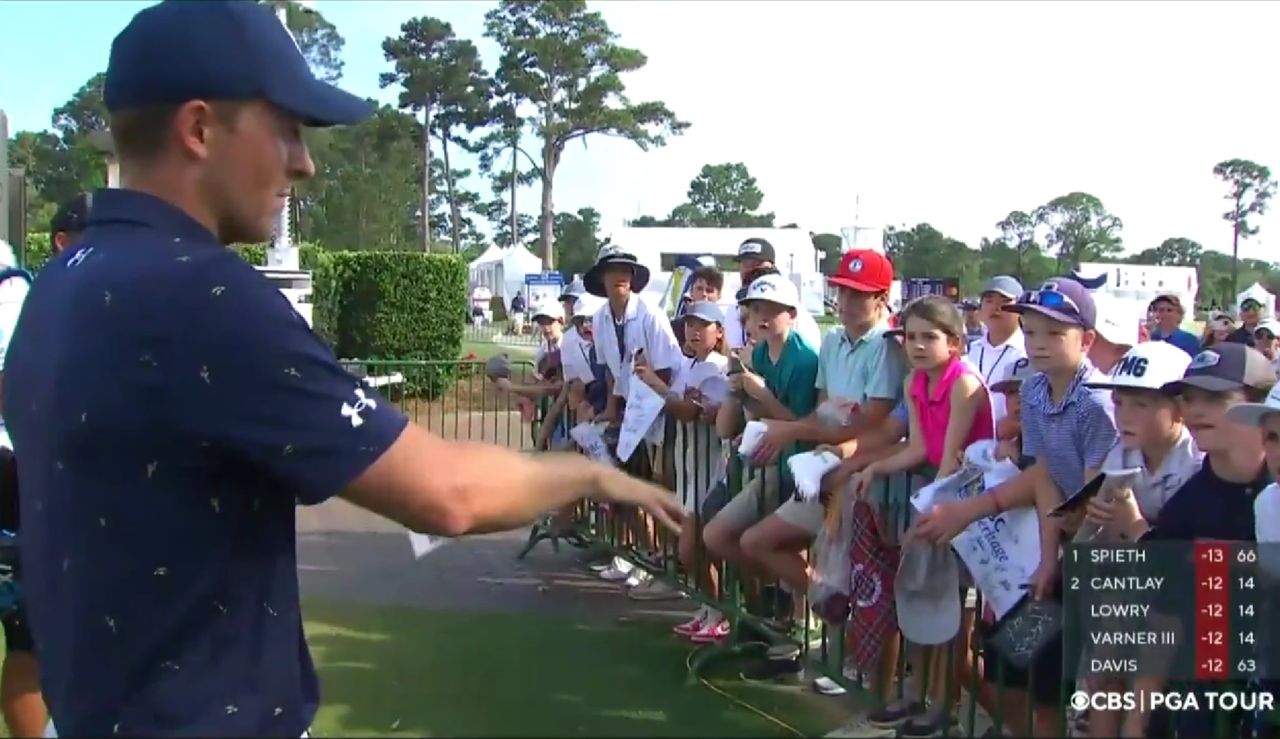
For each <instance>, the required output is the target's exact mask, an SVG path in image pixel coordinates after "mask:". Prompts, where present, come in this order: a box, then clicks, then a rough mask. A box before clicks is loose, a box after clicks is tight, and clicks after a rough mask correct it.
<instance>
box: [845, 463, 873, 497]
mask: <svg viewBox="0 0 1280 739" xmlns="http://www.w3.org/2000/svg"><path fill="white" fill-rule="evenodd" d="M879 476H880V472H879V469H878V468H877V467H876V465H875V464H874V463H872V464H869V465H867V466H866V467H864V468H863V470H862V471H861V472H859V473H858V474H857V475H855V476H854V478H853V483H852V484H850V487H851V488H853V497H854V499H855V500H866V499H867V494H868V493H869V492H870V490H871V483H873V482H875V479H876V478H877V477H879Z"/></svg>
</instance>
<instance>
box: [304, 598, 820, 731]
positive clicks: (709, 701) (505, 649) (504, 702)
mask: <svg viewBox="0 0 1280 739" xmlns="http://www.w3.org/2000/svg"><path fill="white" fill-rule="evenodd" d="M305 613H306V614H307V625H306V626H307V637H308V641H309V642H310V644H311V648H312V652H313V654H314V655H315V659H316V664H317V668H318V669H319V672H320V679H321V694H322V696H323V698H322V701H321V702H322V708H321V709H320V714H319V716H317V718H316V722H315V726H314V727H313V736H321V737H325V736H361V735H362V736H371V735H381V736H427V737H438V736H480V735H487V736H584V737H586V736H591V737H615V736H641V735H643V736H655V737H675V736H693V737H714V736H760V737H767V736H793V735H794V734H792V733H791V732H789V731H787V730H786V729H784V728H782V727H781V726H779V725H777V724H775V723H772V722H771V721H769V720H767V719H765V718H763V717H761V716H759V715H757V714H755V713H752V712H751V711H749V710H748V709H746V708H743V707H740V706H738V705H736V704H734V703H733V702H732V701H730V700H729V699H728V698H725V697H724V696H721V695H717V694H716V693H714V692H712V691H711V690H708V689H707V688H706V687H705V686H703V685H700V684H698V683H693V684H689V683H688V681H687V680H686V670H685V659H686V657H687V656H688V654H689V652H690V646H689V644H688V643H687V642H683V641H680V640H677V639H675V638H674V637H672V636H671V635H670V634H669V633H668V631H667V627H666V626H664V625H662V624H652V623H649V624H645V623H617V624H590V625H587V624H583V623H577V622H575V621H573V620H572V619H567V618H555V617H548V616H542V615H536V616H535V615H512V614H486V613H454V612H437V611H425V610H419V609H414V608H366V607H360V606H351V605H335V604H332V603H316V602H308V603H307V604H306V608H305ZM731 667H733V666H732V665H725V667H724V668H723V669H721V670H719V672H721V673H723V679H722V677H720V676H713V682H714V683H715V684H716V685H717V687H719V688H721V689H722V690H726V691H727V692H729V693H731V694H732V695H733V696H734V697H736V698H738V699H739V700H742V701H745V702H747V703H748V704H750V705H752V706H754V707H756V708H758V709H761V710H763V711H765V712H767V713H769V714H771V715H773V716H775V717H777V718H779V719H781V720H782V721H784V722H786V723H787V724H790V725H791V726H793V727H795V729H797V730H799V731H801V732H803V733H804V734H805V735H807V736H822V735H823V734H825V733H827V732H828V731H830V730H832V729H834V728H836V727H837V726H839V725H840V721H841V716H840V713H839V711H838V710H837V706H838V702H833V701H832V699H827V698H819V697H817V696H815V695H813V694H805V693H804V692H802V691H800V690H798V689H796V688H790V689H784V688H778V687H768V686H757V685H753V684H748V683H743V682H742V681H740V680H738V679H736V674H734V673H733V671H732V670H731ZM730 675H732V676H733V679H729V678H730Z"/></svg>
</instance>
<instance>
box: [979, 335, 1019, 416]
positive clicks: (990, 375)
mask: <svg viewBox="0 0 1280 739" xmlns="http://www.w3.org/2000/svg"><path fill="white" fill-rule="evenodd" d="M1025 356H1027V342H1026V339H1024V338H1023V337H1022V330H1021V329H1019V330H1017V331H1014V332H1013V333H1012V334H1011V335H1010V336H1009V338H1008V339H1006V340H1005V342H1004V343H1002V344H999V345H994V346H993V345H992V344H991V340H990V339H989V338H988V335H987V333H986V332H985V331H984V332H983V334H982V336H981V337H979V338H975V339H974V340H973V343H972V344H970V345H969V354H968V358H969V363H970V364H972V365H973V366H974V367H977V368H978V376H979V377H981V378H982V384H984V385H986V386H987V387H991V386H992V385H994V384H995V383H997V382H1000V379H1001V378H1002V377H1004V373H1005V368H1006V367H1008V366H1010V365H1012V364H1013V363H1014V362H1016V361H1018V360H1019V359H1022V358H1023V357H1025ZM990 395H991V418H992V420H993V421H995V422H996V423H1000V421H1001V419H1003V418H1004V417H1005V416H1006V415H1008V413H1009V409H1008V408H1007V407H1006V405H1005V400H1004V395H1003V394H1002V393H990Z"/></svg>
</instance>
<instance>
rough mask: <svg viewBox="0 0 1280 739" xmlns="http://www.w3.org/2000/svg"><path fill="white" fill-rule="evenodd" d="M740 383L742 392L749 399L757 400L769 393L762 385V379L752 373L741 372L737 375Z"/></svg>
mask: <svg viewBox="0 0 1280 739" xmlns="http://www.w3.org/2000/svg"><path fill="white" fill-rule="evenodd" d="M737 377H738V378H740V380H739V381H740V382H741V383H742V390H743V391H744V392H745V393H746V394H747V395H750V396H751V397H753V398H755V399H756V400H759V399H760V398H761V397H762V396H764V395H767V394H768V393H769V388H767V387H765V385H764V378H763V377H761V376H760V375H757V374H756V373H754V372H743V373H742V374H740V375H737Z"/></svg>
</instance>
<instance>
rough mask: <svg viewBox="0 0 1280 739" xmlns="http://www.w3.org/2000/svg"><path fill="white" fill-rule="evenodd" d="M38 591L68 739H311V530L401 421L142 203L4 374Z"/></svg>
mask: <svg viewBox="0 0 1280 739" xmlns="http://www.w3.org/2000/svg"><path fill="white" fill-rule="evenodd" d="M4 410H5V418H6V420H7V421H8V423H9V430H10V433H11V435H12V437H13V440H14V448H15V450H16V452H17V454H18V458H19V459H21V460H22V461H21V464H20V465H19V491H20V492H19V495H20V501H21V507H22V518H23V520H22V528H23V531H22V538H21V542H20V545H21V553H22V561H23V566H24V574H23V582H22V587H23V590H24V596H25V598H26V601H27V608H28V613H29V616H30V622H31V626H32V631H33V633H34V635H35V638H36V646H37V653H38V657H39V660H40V668H41V677H42V684H43V687H44V695H45V699H46V701H47V702H48V705H49V708H50V711H51V714H52V716H53V720H54V722H55V723H56V725H57V727H58V731H59V733H60V734H62V735H64V736H104V735H108V734H112V733H119V734H130V735H135V736H144V735H152V736H155V735H172V734H187V735H204V736H232V735H259V736H298V735H300V734H302V732H303V731H304V730H306V729H307V728H308V727H309V726H310V724H311V720H312V718H313V716H314V715H315V711H316V706H317V704H318V689H317V681H316V674H315V670H314V667H313V666H312V662H311V657H310V654H309V652H308V649H307V644H306V640H305V638H304V636H303V631H302V614H301V612H300V609H299V603H298V575H297V561H296V555H295V530H294V508H295V505H296V504H297V503H302V504H315V503H319V502H321V501H323V500H326V499H328V498H329V497H331V496H333V495H335V494H337V493H339V492H340V491H341V490H342V489H343V488H344V487H346V486H347V485H348V484H349V483H350V482H351V481H352V480H353V479H354V478H355V477H357V476H358V475H359V474H360V473H361V472H363V471H364V470H365V469H366V468H368V467H369V465H370V464H371V463H372V462H374V461H375V460H376V459H377V458H378V457H379V456H380V455H381V454H382V453H383V451H385V450H386V449H387V448H388V447H389V446H390V445H391V443H392V442H393V441H394V440H395V439H396V438H397V437H398V436H399V435H400V433H401V431H402V430H403V429H404V428H405V424H406V420H405V418H404V417H403V416H402V415H401V414H400V413H399V412H397V411H396V410H395V408H394V407H392V406H391V405H390V404H388V403H386V402H385V401H384V400H383V399H382V398H380V397H378V396H377V395H376V394H375V393H374V392H373V391H372V390H370V389H368V388H364V387H362V386H361V384H360V382H359V381H358V380H356V379H355V378H353V377H351V376H350V375H349V374H347V373H346V372H345V371H343V370H342V368H341V367H340V366H339V365H338V364H337V363H336V361H335V360H334V357H333V355H332V353H331V352H330V350H329V349H328V347H327V346H325V345H324V344H323V343H322V342H321V341H320V340H319V339H317V338H316V336H315V335H314V334H313V333H312V332H311V331H310V330H309V329H308V328H307V326H306V324H305V322H304V321H303V320H302V318H301V317H299V316H298V315H297V313H296V312H295V311H294V309H293V307H292V306H291V305H290V304H289V302H288V301H287V300H286V299H285V298H284V297H283V296H282V295H281V294H280V293H279V292H278V291H277V290H276V289H275V288H274V287H272V285H271V284H270V283H268V282H267V280H266V279H265V278H263V277H262V276H261V275H259V274H258V273H257V271H256V270H254V269H253V268H252V267H250V266H249V265H248V264H247V263H246V262H245V261H244V260H242V259H241V258H240V257H238V256H237V255H236V254H234V253H233V252H231V251H230V250H228V249H226V248H225V247H223V245H222V244H220V243H219V242H218V240H217V239H216V238H215V237H214V235H213V234H211V233H210V232H209V231H208V230H206V229H205V228H204V227H202V226H201V225H200V224H198V223H197V222H195V221H194V220H192V219H191V218H189V217H188V216H187V215H185V214H184V213H183V212H181V211H179V210H177V209H176V208H174V207H172V206H170V205H168V204H166V203H165V202H163V201H161V200H159V199H157V198H154V197H152V196H150V195H145V194H142V193H139V192H134V191H129V190H104V191H102V192H100V193H98V194H97V195H96V196H95V199H94V207H93V213H92V217H91V220H90V225H89V229H88V231H87V232H86V234H85V237H84V240H83V241H82V242H81V243H80V245H79V246H78V248H76V249H74V250H70V251H68V252H66V253H64V254H62V255H60V256H58V257H56V258H54V259H53V260H52V261H51V262H50V263H49V264H48V265H47V266H46V267H44V269H43V270H42V271H41V273H40V276H39V277H38V278H37V279H36V281H35V284H34V285H33V286H32V289H31V293H30V295H29V296H28V299H27V303H26V306H25V308H24V310H23V313H22V317H21V318H20V319H19V321H18V326H17V328H16V331H15V334H14V337H13V341H12V343H11V345H10V347H9V354H8V358H7V361H6V366H5V382H4Z"/></svg>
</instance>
